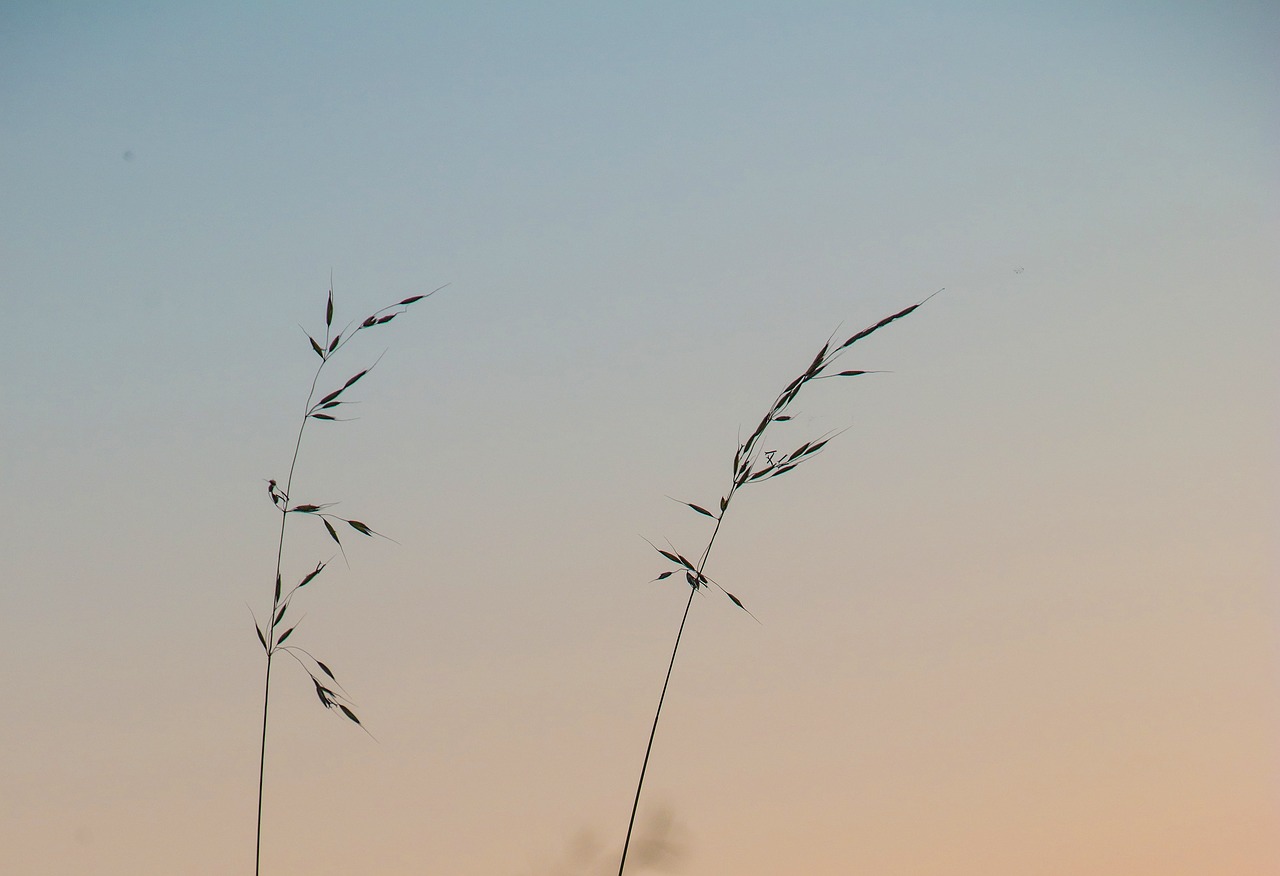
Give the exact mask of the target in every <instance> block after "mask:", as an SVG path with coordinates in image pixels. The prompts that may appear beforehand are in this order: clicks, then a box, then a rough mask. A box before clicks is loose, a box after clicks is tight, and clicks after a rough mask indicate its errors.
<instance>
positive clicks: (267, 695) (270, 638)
mask: <svg viewBox="0 0 1280 876" xmlns="http://www.w3.org/2000/svg"><path fill="white" fill-rule="evenodd" d="M325 340H326V343H327V341H328V335H327V334H326V337H325ZM328 361H329V360H328V358H327V357H326V358H325V359H324V360H323V361H321V363H320V367H319V368H317V369H316V373H315V376H314V377H312V378H311V389H310V391H309V392H308V393H307V404H306V407H305V408H304V409H303V414H302V424H301V425H300V426H299V427H298V438H297V440H296V441H295V442H294V445H293V459H292V460H290V462H289V476H288V477H287V478H286V479H285V485H284V501H283V503H282V507H281V508H280V538H279V540H278V542H277V544H276V574H275V578H274V579H273V580H272V582H271V613H270V614H268V615H267V630H266V633H265V634H264V637H265V638H266V651H267V668H266V672H265V678H264V681H263V685H262V748H261V750H260V752H259V755H258V825H257V830H256V834H255V839H254V854H253V874H254V876H260V874H261V872H262V798H263V788H264V786H265V782H266V772H267V707H268V706H269V704H270V702H271V658H272V657H274V656H275V652H276V639H275V626H274V621H275V617H276V612H277V611H279V607H280V589H279V587H278V586H277V585H278V582H279V581H280V575H281V571H282V569H283V566H284V533H285V528H286V526H287V525H288V522H289V502H290V501H291V499H290V496H291V495H292V493H293V473H294V470H295V469H297V467H298V456H299V454H300V453H301V452H302V435H303V433H304V432H306V429H307V420H309V419H310V418H311V400H312V399H313V398H315V395H316V385H317V384H318V383H319V382H320V372H321V371H323V370H324V366H325V365H326V364H327V363H328Z"/></svg>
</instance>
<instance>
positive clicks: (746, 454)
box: [618, 289, 942, 876]
mask: <svg viewBox="0 0 1280 876" xmlns="http://www.w3.org/2000/svg"><path fill="white" fill-rule="evenodd" d="M941 291H942V290H941V289H939V290H938V292H941ZM938 292H934V293H933V295H937V294H938ZM933 295H930V296H928V298H925V299H924V300H923V301H920V302H918V303H916V304H913V305H911V306H910V307H908V308H905V309H903V310H900V311H898V312H897V313H895V314H893V315H891V316H886V317H885V318H884V319H882V320H880V321H879V322H877V323H876V324H875V325H873V326H870V327H868V328H865V329H863V330H862V331H860V332H858V333H857V334H855V335H853V336H851V337H850V338H849V339H848V340H846V341H845V342H844V343H842V344H840V345H839V346H835V347H833V346H832V345H831V341H832V340H833V338H829V339H828V340H827V342H826V343H825V344H823V345H822V348H821V349H820V350H818V354H817V355H816V356H814V357H813V361H812V362H810V363H809V367H807V368H806V369H805V370H804V371H803V372H801V373H800V375H799V376H798V377H796V378H795V379H794V380H792V381H791V382H790V383H788V384H787V385H786V387H785V388H784V389H783V390H782V392H780V393H779V394H778V397H777V398H776V399H774V402H773V405H772V406H771V407H770V408H769V411H768V413H766V414H765V415H764V418H763V419H761V420H760V423H759V425H757V426H756V427H755V429H754V430H753V431H752V432H751V434H750V435H749V436H748V437H747V440H746V441H743V442H742V443H740V444H739V445H738V448H737V450H735V451H734V454H733V478H732V480H731V481H730V483H729V489H728V490H727V491H726V492H725V494H724V495H723V496H721V497H720V501H719V502H718V503H717V504H716V506H715V509H716V510H714V511H711V510H708V509H707V508H705V507H703V506H701V505H695V504H694V503H692V502H682V503H681V504H683V505H686V506H688V507H689V508H691V509H692V510H693V511H695V512H696V513H698V514H700V515H703V516H706V517H710V518H711V519H712V520H714V521H715V522H716V525H715V528H714V529H713V530H712V531H711V537H710V538H708V539H707V544H706V546H705V547H704V548H703V549H702V553H701V554H699V555H698V561H697V562H696V563H695V562H693V561H691V560H689V559H688V558H687V557H686V556H684V555H683V554H681V553H680V552H679V551H677V550H676V549H675V548H674V547H673V548H672V549H671V550H664V549H662V548H660V547H658V546H657V545H652V546H653V549H654V550H656V551H657V552H658V553H659V554H661V555H662V556H663V558H665V559H666V560H668V561H669V562H671V563H672V564H673V565H674V567H675V568H673V569H668V570H667V571H665V572H663V573H662V574H660V575H659V576H658V578H657V580H662V579H665V578H669V577H671V576H672V575H678V574H683V575H684V580H685V583H687V584H688V585H689V600H688V602H686V603H685V607H684V615H683V616H682V617H681V618H680V628H679V629H678V630H677V631H676V642H675V646H674V647H673V648H672V649H671V661H670V663H668V664H667V676H666V679H665V680H664V681H663V682H662V694H661V695H660V696H659V697H658V708H657V710H656V711H655V712H654V716H653V727H652V728H651V729H650V731H649V744H648V745H647V746H646V747H645V751H644V762H643V764H642V765H641V767H640V780H639V782H637V783H636V796H635V801H634V802H633V803H632V805H631V819H630V821H629V822H628V823H627V837H626V840H625V841H624V842H623V845H622V858H621V860H620V861H619V863H618V876H623V871H624V870H626V867H627V850H628V848H630V846H631V834H632V831H633V830H634V828H635V823H636V812H637V810H638V809H639V808H640V794H641V792H642V791H643V790H644V777H645V773H646V772H647V771H648V769H649V755H650V754H651V753H652V752H653V739H654V736H656V735H657V732H658V720H659V719H660V718H661V717H662V704H663V702H664V701H665V700H666V698H667V687H668V686H669V685H670V684H671V672H672V670H673V669H675V665H676V655H677V654H678V653H679V651H680V640H681V638H682V637H683V636H684V627H685V623H686V622H687V621H688V620H689V609H690V608H692V606H693V597H694V595H695V594H696V593H697V592H698V591H699V590H700V589H703V588H706V587H707V586H708V585H714V586H715V587H716V588H717V589H718V590H720V592H722V593H723V594H724V595H725V596H727V597H728V598H729V600H730V601H731V602H732V603H733V604H734V605H736V606H737V607H738V608H740V609H742V610H743V611H746V612H747V614H751V612H749V611H747V608H746V606H745V605H743V604H742V600H740V599H738V597H736V596H734V595H733V594H732V593H730V592H729V591H728V590H725V589H724V588H723V587H721V586H720V585H719V584H718V583H716V582H715V581H713V580H712V579H711V578H708V577H707V575H706V574H705V572H704V570H705V569H706V565H707V560H708V559H709V558H710V556H711V548H712V547H713V546H714V545H715V542H716V536H717V535H719V534H720V527H721V526H722V525H723V524H724V518H725V514H726V513H728V511H729V506H730V504H731V503H732V502H733V499H734V497H735V496H736V495H737V494H738V491H739V490H741V489H743V488H744V487H747V486H752V485H754V484H759V483H763V482H764V481H767V480H771V479H773V478H776V477H781V476H782V475H784V474H786V473H787V472H789V471H792V470H794V469H795V468H797V467H798V466H800V465H801V464H802V463H805V462H808V461H809V460H811V459H813V458H814V457H815V456H817V455H818V454H819V453H821V452H822V450H823V448H825V447H826V446H827V442H829V441H830V440H831V439H832V438H834V437H835V435H834V434H827V435H820V436H818V437H817V438H815V439H813V440H810V441H806V442H804V443H803V444H801V445H800V446H799V447H797V448H796V449H795V450H792V451H790V452H789V453H782V452H779V451H775V450H765V449H764V443H763V442H764V436H765V434H766V433H767V432H768V431H769V427H770V426H772V425H774V424H775V423H785V422H787V421H789V420H790V419H791V416H790V415H789V414H787V413H786V411H787V408H788V407H789V406H790V405H791V403H792V402H793V401H795V399H796V397H797V396H798V395H799V394H800V391H801V390H802V389H804V388H805V386H807V385H808V384H809V383H810V382H812V381H814V380H825V379H827V378H831V377H859V376H861V375H864V374H874V373H876V372H873V371H832V370H830V368H831V365H832V364H833V363H834V362H835V361H836V359H838V358H839V357H840V355H841V354H842V353H843V352H844V351H845V350H847V349H848V348H849V347H850V346H852V345H853V344H855V343H857V342H858V341H860V340H862V339H863V338H865V337H867V336H868V335H870V334H872V333H874V332H877V331H879V330H880V329H882V328H884V327H885V326H887V325H888V324H889V323H891V322H894V321H896V320H899V319H902V318H903V317H904V316H907V315H908V314H910V313H912V312H913V311H914V310H915V309H916V308H918V307H920V306H921V305H922V304H924V303H925V302H926V301H928V300H929V298H932V297H933ZM650 544H652V543H650ZM751 616H752V617H753V618H754V617H755V615H751Z"/></svg>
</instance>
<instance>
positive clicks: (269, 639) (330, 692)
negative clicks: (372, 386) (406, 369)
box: [253, 282, 444, 876]
mask: <svg viewBox="0 0 1280 876" xmlns="http://www.w3.org/2000/svg"><path fill="white" fill-rule="evenodd" d="M440 288H444V287H440ZM439 291H440V289H435V290H432V291H431V292H428V293H427V294H425V295H411V296H410V297H408V298H405V299H404V300H403V301H397V302H396V303H395V304H391V305H388V306H387V307H384V308H382V309H380V310H377V311H375V312H374V313H372V314H371V315H370V316H368V317H366V318H365V319H364V320H363V321H361V322H359V323H352V324H350V325H348V326H346V327H345V328H344V329H342V330H341V331H339V332H336V333H335V332H334V330H333V284H332V282H331V283H330V288H329V297H328V300H327V301H326V303H325V313H324V336H323V337H324V341H323V342H321V341H319V340H317V339H316V337H315V336H312V335H311V334H307V340H308V341H309V342H310V344H311V349H312V351H313V352H314V353H315V354H316V355H317V356H318V357H320V364H319V365H317V366H316V370H315V375H314V376H313V377H312V378H311V388H310V389H309V390H308V392H307V401H306V404H305V405H304V406H303V414H302V422H301V423H300V424H299V426H298V437H297V440H296V441H295V442H294V446H293V458H292V459H291V460H290V462H289V472H288V474H287V475H286V476H285V479H284V485H283V486H281V485H280V482H279V481H277V480H276V479H275V478H271V479H269V480H268V481H267V495H268V497H269V498H270V499H271V503H272V504H273V505H275V507H276V510H277V511H279V513H280V536H279V539H278V542H277V546H276V568H275V575H274V576H273V586H272V596H271V610H270V611H269V612H268V613H267V615H266V618H265V620H263V621H259V620H258V618H257V616H256V615H255V616H254V631H255V632H256V633H257V636H258V644H259V645H261V646H262V650H263V654H264V655H265V661H264V672H263V685H262V747H261V752H260V755H259V759H258V823H257V835H256V841H255V851H254V865H253V872H254V874H255V876H257V874H258V873H260V871H261V866H262V791H263V787H264V779H265V775H266V764H267V717H268V708H269V706H270V703H271V668H272V666H273V665H274V660H275V658H276V656H277V655H281V654H285V655H288V656H289V657H290V658H292V659H293V661H294V662H296V663H297V664H298V665H299V666H300V667H302V670H303V672H305V673H306V674H307V677H308V678H310V680H311V684H312V685H313V686H314V688H315V692H316V697H317V698H319V700H320V704H321V705H323V706H324V707H325V708H326V709H334V710H336V711H337V713H338V714H340V715H342V716H343V717H344V718H346V719H347V720H348V721H351V722H352V723H353V724H356V725H357V726H359V727H360V728H361V729H364V725H363V724H361V723H360V719H359V717H357V716H356V713H355V711H354V709H353V703H352V702H351V700H350V699H348V698H347V696H346V695H345V694H344V693H342V686H341V685H340V684H338V680H337V677H336V676H335V675H334V672H333V670H332V669H330V668H329V666H328V664H326V663H324V662H323V661H321V660H319V659H317V658H316V657H315V656H313V655H312V654H311V652H310V651H307V650H306V649H304V648H301V647H299V646H298V644H297V642H296V641H290V637H291V636H292V635H293V633H294V630H296V629H297V628H298V622H297V620H293V618H295V617H296V612H293V613H291V612H290V609H291V608H292V607H293V603H294V601H295V599H296V598H297V597H298V595H299V593H300V592H301V591H302V588H304V587H306V586H307V585H308V584H310V583H311V582H312V581H314V580H315V579H316V578H317V577H319V576H320V574H321V573H323V572H324V570H325V568H326V565H327V564H326V563H325V562H317V563H316V564H315V566H314V567H313V568H308V570H307V571H306V572H305V574H302V575H301V576H300V578H299V579H298V581H297V583H296V584H292V585H291V586H289V587H288V588H287V589H286V588H285V586H284V571H283V569H284V545H285V533H286V531H287V530H288V527H289V522H290V521H291V520H294V519H299V518H310V519H312V520H319V521H320V523H321V524H323V526H324V529H325V531H326V532H327V533H328V534H329V537H330V538H332V539H333V541H334V542H335V543H336V544H337V547H338V550H339V551H341V552H343V556H344V557H345V555H346V554H345V551H344V549H343V547H342V538H341V537H340V536H339V535H338V533H339V531H342V532H346V531H347V530H348V529H350V530H352V531H354V532H356V533H358V534H359V535H361V536H364V537H366V538H372V537H373V536H381V537H383V538H385V536H382V534H381V533H379V532H377V531H376V530H374V529H373V528H372V527H371V526H369V525H368V524H366V523H364V522H363V521H360V520H351V519H348V518H345V517H341V516H339V515H338V514H335V513H333V512H332V511H330V510H329V509H330V508H332V507H333V505H334V503H332V502H300V501H297V499H296V498H295V496H294V492H295V491H294V484H293V474H294V471H295V469H296V468H297V466H298V457H299V455H300V454H301V452H302V438H303V436H304V435H305V434H306V431H307V427H308V426H309V425H311V424H312V423H316V424H325V423H334V422H341V421H343V419H344V418H343V417H342V416H341V410H342V407H343V405H346V404H349V403H350V397H349V395H348V393H349V391H350V390H351V388H352V387H353V386H355V384H356V383H358V382H359V381H360V380H362V379H363V378H364V377H365V376H366V375H367V374H368V373H369V372H370V371H371V370H372V369H373V367H374V365H376V364H377V363H376V362H375V363H374V365H370V366H368V367H367V368H364V369H362V370H360V371H357V372H355V373H354V374H352V375H351V376H350V377H348V378H346V380H345V381H344V382H343V383H342V384H341V385H339V386H337V388H336V389H332V390H330V391H328V392H326V393H325V394H324V395H322V396H320V397H319V398H318V399H317V398H316V394H317V392H319V389H318V387H319V386H320V385H321V384H320V379H321V377H322V376H324V375H325V373H326V371H325V369H326V367H327V366H328V365H329V364H330V363H331V362H332V361H333V360H334V358H335V356H337V354H338V353H339V352H341V351H342V349H343V348H344V347H346V346H347V344H349V343H350V342H351V341H352V339H353V338H355V337H356V335H358V334H360V333H361V332H364V331H367V330H369V329H374V328H379V327H381V326H384V325H386V324H387V323H389V322H391V321H392V320H393V319H395V318H396V317H398V316H400V315H402V314H403V313H404V312H405V311H406V310H407V309H408V308H409V307H410V306H411V305H413V304H415V303H417V302H418V301H421V300H422V299H424V298H428V297H430V296H431V295H434V294H435V293H436V292H439ZM286 618H289V619H291V621H292V622H291V623H290V624H286V623H285V620H286ZM286 643H287V644H286ZM365 732H366V733H367V732H368V731H367V730H365Z"/></svg>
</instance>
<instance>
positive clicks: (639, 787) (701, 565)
mask: <svg viewBox="0 0 1280 876" xmlns="http://www.w3.org/2000/svg"><path fill="white" fill-rule="evenodd" d="M736 489H737V487H736V486H735V487H731V488H730V490H729V494H728V496H726V498H725V505H724V508H723V509H721V511H720V516H719V517H718V518H716V528H715V530H713V531H712V533H711V538H710V539H708V540H707V546H706V548H705V549H704V550H703V551H702V559H701V560H700V561H699V562H698V571H697V573H696V575H695V578H694V580H695V581H701V580H702V570H703V569H705V568H706V565H707V558H708V557H710V556H711V546H712V545H713V544H715V543H716V536H717V535H719V533H720V524H721V523H723V522H724V515H725V512H726V511H728V510H729V501H731V500H732V499H733V493H734V490H736ZM697 592H698V588H697V587H696V586H692V585H691V586H690V587H689V601H688V602H686V603H685V605H684V616H683V617H681V618H680V629H679V630H677V631H676V644H675V647H673V648H672V649H671V662H670V663H668V664H667V677H666V678H665V679H664V680H663V682H662V694H661V695H660V696H659V697H658V708H657V710H656V711H655V712H654V713H653V726H652V727H651V728H650V729H649V744H648V745H647V746H645V749H644V763H642V764H641V765H640V781H638V782H637V783H636V797H635V800H634V801H632V803H631V819H630V820H629V821H628V822H627V838H626V840H624V841H623V843H622V859H621V860H620V861H619V862H618V876H622V873H623V871H624V870H625V869H626V867H627V850H628V849H629V848H630V847H631V834H632V832H633V831H634V830H635V826H636V812H638V811H639V809H640V792H641V791H643V790H644V776H645V773H646V772H647V771H648V769H649V754H650V753H651V752H652V751H653V739H654V737H655V736H657V735H658V719H660V718H661V717H662V704H663V702H664V701H665V700H666V698H667V686H668V685H669V684H671V673H672V671H673V670H674V669H675V668H676V654H678V653H679V652H680V639H681V638H682V637H683V636H684V625H685V623H686V622H687V621H688V620H689V609H691V608H692V607H693V596H694V594H695V593H697Z"/></svg>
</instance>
